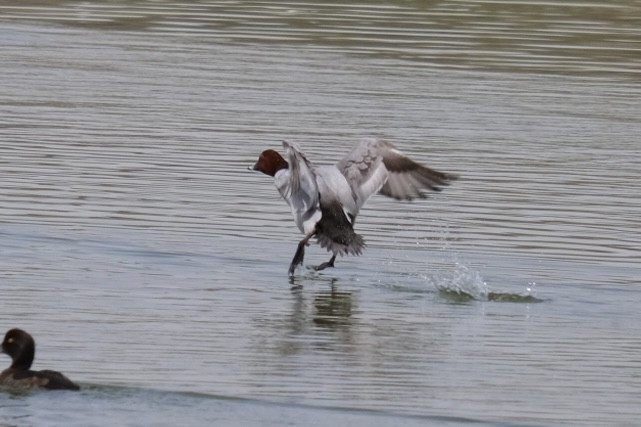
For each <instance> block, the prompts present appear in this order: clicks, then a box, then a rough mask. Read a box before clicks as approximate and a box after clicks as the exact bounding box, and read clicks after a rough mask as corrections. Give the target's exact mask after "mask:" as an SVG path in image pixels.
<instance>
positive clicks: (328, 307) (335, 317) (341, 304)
mask: <svg viewBox="0 0 641 427" xmlns="http://www.w3.org/2000/svg"><path fill="white" fill-rule="evenodd" d="M336 282H337V279H335V278H331V279H329V287H327V288H326V287H323V289H321V290H319V291H317V292H315V293H314V297H313V307H314V313H313V314H312V316H311V318H312V321H313V323H314V324H315V325H317V326H323V327H329V328H331V327H335V326H346V325H351V324H352V310H353V301H352V293H351V292H348V291H342V290H340V289H339V287H338V286H337V284H336ZM290 284H291V285H292V288H291V290H292V295H294V297H295V298H296V301H298V303H297V304H295V306H296V307H298V310H305V308H304V307H305V306H306V304H304V303H303V301H304V295H303V286H302V283H300V280H296V279H290ZM294 317H296V318H298V319H300V320H302V319H304V318H305V319H308V316H307V315H303V313H302V312H299V313H298V315H295V316H294Z"/></svg>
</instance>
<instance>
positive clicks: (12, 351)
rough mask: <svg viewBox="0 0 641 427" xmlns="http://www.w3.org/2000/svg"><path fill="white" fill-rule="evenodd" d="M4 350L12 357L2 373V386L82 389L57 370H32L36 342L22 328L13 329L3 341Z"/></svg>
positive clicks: (0, 376) (0, 382)
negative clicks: (9, 364)
mask: <svg viewBox="0 0 641 427" xmlns="http://www.w3.org/2000/svg"><path fill="white" fill-rule="evenodd" d="M2 352H3V353H5V354H7V355H9V357H11V359H12V361H13V362H12V363H11V366H9V367H8V368H7V369H5V370H4V371H2V372H1V373H0V386H3V387H7V388H10V389H14V390H28V389H33V388H44V389H49V390H80V387H78V385H77V384H75V383H74V382H72V381H71V380H70V379H69V378H67V377H65V376H64V375H62V374H61V373H60V372H57V371H50V370H44V371H32V370H31V369H30V368H31V364H32V363H33V358H34V356H35V353H36V343H35V342H34V340H33V338H32V337H31V335H29V334H28V333H27V332H25V331H23V330H22V329H11V330H9V331H8V332H7V334H6V335H5V337H4V340H3V341H2Z"/></svg>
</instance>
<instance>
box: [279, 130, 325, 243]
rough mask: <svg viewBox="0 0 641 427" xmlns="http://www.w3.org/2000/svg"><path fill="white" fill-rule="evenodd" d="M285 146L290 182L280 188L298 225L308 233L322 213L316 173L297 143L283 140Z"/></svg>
mask: <svg viewBox="0 0 641 427" xmlns="http://www.w3.org/2000/svg"><path fill="white" fill-rule="evenodd" d="M283 147H285V148H286V149H287V156H288V160H289V182H288V183H287V185H285V186H284V187H283V188H282V189H281V188H280V187H279V190H280V191H281V194H282V195H283V198H285V200H287V201H288V202H289V204H290V207H291V209H292V213H293V215H294V219H295V221H296V225H298V228H299V229H300V230H301V231H302V232H303V233H304V234H307V233H309V232H310V231H312V230H313V229H314V227H315V225H316V223H317V222H318V221H319V220H320V218H321V215H322V213H321V209H320V204H319V195H318V185H317V184H316V175H315V173H314V168H313V167H312V165H311V163H310V162H309V160H307V158H306V157H305V155H304V154H303V153H302V152H301V151H300V149H299V148H298V147H297V146H296V145H295V144H293V143H289V142H286V141H283Z"/></svg>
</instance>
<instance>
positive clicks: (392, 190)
mask: <svg viewBox="0 0 641 427" xmlns="http://www.w3.org/2000/svg"><path fill="white" fill-rule="evenodd" d="M337 167H338V169H339V170H340V171H341V172H342V173H343V175H345V177H346V178H347V181H348V182H349V183H350V186H351V187H352V191H353V192H354V195H355V198H356V200H357V204H358V208H359V209H360V207H361V206H363V204H364V203H365V202H366V201H367V199H369V198H370V197H371V196H372V195H373V194H375V193H378V192H380V193H381V194H383V195H385V196H388V197H392V198H395V199H397V200H412V199H415V198H425V197H427V195H426V194H425V192H426V191H440V190H441V187H443V186H445V185H448V184H449V183H450V182H451V181H453V180H455V179H457V178H458V177H457V176H456V175H453V174H447V173H443V172H439V171H436V170H434V169H430V168H428V167H425V166H423V165H421V164H419V163H416V162H415V161H414V160H412V159H410V158H409V157H407V156H405V155H404V154H403V153H402V152H400V151H399V150H398V149H397V148H396V147H395V146H394V145H393V144H392V143H390V142H388V141H386V140H384V139H379V138H373V139H369V140H366V141H364V142H362V143H360V144H357V145H356V146H355V147H354V148H353V149H352V151H350V152H349V153H348V154H347V156H345V157H344V158H343V159H342V160H341V161H340V162H339V163H338V165H337Z"/></svg>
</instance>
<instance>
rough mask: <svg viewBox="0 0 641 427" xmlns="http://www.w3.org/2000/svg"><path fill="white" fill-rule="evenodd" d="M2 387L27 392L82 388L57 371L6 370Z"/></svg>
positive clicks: (0, 379)
mask: <svg viewBox="0 0 641 427" xmlns="http://www.w3.org/2000/svg"><path fill="white" fill-rule="evenodd" d="M0 385H3V386H5V387H9V388H12V389H20V390H27V389H32V388H45V389H48V390H80V387H79V386H78V385H77V384H76V383H74V382H73V381H71V380H70V379H69V378H67V377H65V376H64V375H63V374H61V373H60V372H57V371H50V370H44V371H31V370H22V369H12V368H9V369H5V370H4V371H2V373H1V374H0Z"/></svg>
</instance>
